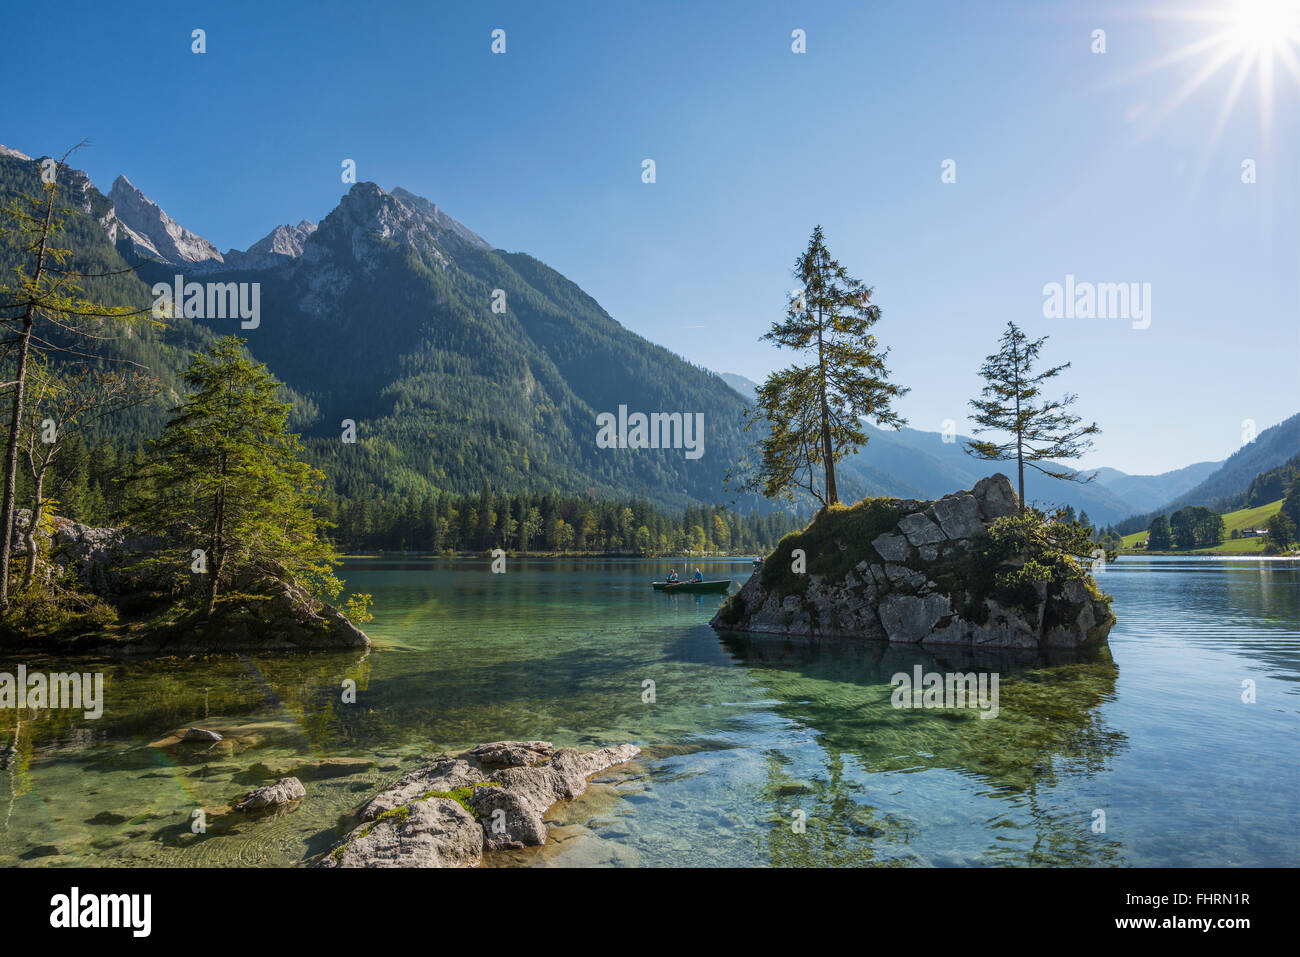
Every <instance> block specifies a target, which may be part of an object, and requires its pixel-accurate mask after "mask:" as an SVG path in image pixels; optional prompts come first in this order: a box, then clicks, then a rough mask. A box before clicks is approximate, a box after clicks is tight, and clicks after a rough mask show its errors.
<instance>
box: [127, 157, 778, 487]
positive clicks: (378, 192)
mask: <svg viewBox="0 0 1300 957" xmlns="http://www.w3.org/2000/svg"><path fill="white" fill-rule="evenodd" d="M113 195H115V196H117V201H114V202H113V206H114V209H115V216H116V220H117V221H118V222H120V223H121V226H122V230H123V234H122V235H121V236H119V237H118V250H119V251H120V252H121V253H122V254H124V255H126V257H127V258H128V259H132V258H133V257H147V258H149V259H155V260H162V262H161V263H158V262H150V263H145V264H143V265H142V266H141V267H140V269H139V275H140V278H141V280H142V281H144V282H145V283H146V284H152V283H154V282H159V281H171V279H172V276H173V275H174V273H176V272H177V271H181V272H182V274H183V275H184V276H185V277H186V278H190V277H191V276H197V277H200V278H201V280H203V281H207V282H213V283H229V282H256V283H258V286H259V292H260V306H261V317H260V322H259V323H258V325H257V327H256V328H253V329H242V328H240V325H239V324H238V323H237V322H235V321H232V320H225V321H223V320H220V319H218V320H215V321H210V322H206V323H204V326H205V327H206V328H208V329H209V330H211V331H213V332H214V333H216V334H227V333H238V334H239V335H241V336H242V337H244V338H246V339H247V341H248V349H249V351H250V352H251V353H252V355H253V356H254V357H255V358H257V359H258V360H260V361H262V362H265V363H266V364H267V366H268V368H269V369H270V370H271V371H272V372H273V373H274V374H275V375H276V376H277V377H278V378H279V379H281V380H282V381H283V382H285V383H286V386H287V387H288V389H289V390H290V391H291V392H292V393H293V394H294V395H295V396H297V397H299V398H300V400H301V405H302V406H303V407H304V408H306V409H310V410H312V414H310V415H300V416H299V417H298V418H297V419H296V420H295V427H297V428H300V429H302V431H303V432H304V441H305V443H306V444H307V446H308V448H309V450H310V451H311V453H312V454H313V457H314V458H315V459H316V461H317V463H318V464H320V465H322V466H324V467H325V468H326V471H327V473H328V474H330V475H331V476H332V477H333V478H334V479H335V484H336V487H337V489H338V491H340V492H341V493H343V494H346V495H350V496H375V495H389V494H398V495H408V494H428V493H431V492H434V491H438V490H448V491H453V492H457V493H469V492H476V491H478V490H479V489H480V488H481V487H482V485H483V484H484V483H485V482H490V483H491V484H492V485H493V487H494V488H496V489H497V490H498V491H558V492H564V493H569V494H574V493H592V494H597V495H609V496H613V495H621V496H627V495H629V494H632V495H639V496H643V497H645V498H647V499H649V500H651V501H654V502H656V503H658V504H661V505H672V506H680V505H683V504H687V503H691V502H698V501H722V500H730V499H731V498H732V496H731V495H730V494H729V493H728V492H727V491H726V489H725V487H724V484H723V479H724V476H725V473H726V470H727V468H728V467H729V466H730V464H731V463H732V462H733V461H735V460H736V459H737V458H738V457H739V456H740V454H741V451H742V448H743V445H744V439H743V437H742V427H743V426H742V418H741V412H742V409H743V405H744V402H743V400H742V399H741V398H740V397H739V396H737V395H736V394H735V393H734V392H732V390H731V389H730V388H728V386H727V385H726V383H725V382H723V381H722V380H721V379H719V378H718V377H717V376H715V375H713V374H712V373H710V372H708V371H706V370H703V369H700V368H698V367H696V366H693V365H691V364H690V363H688V362H685V361H684V360H682V359H681V358H680V357H678V356H676V355H674V354H673V353H671V352H669V351H668V350H666V349H664V348H662V347H660V346H657V345H654V344H653V343H650V342H648V341H647V340H645V339H642V338H641V337H639V336H636V335H634V334H633V333H631V332H629V331H628V330H626V329H624V328H623V327H622V326H620V325H619V324H618V323H617V322H615V321H614V319H613V318H612V317H610V316H609V315H608V314H607V313H606V312H605V311H604V310H603V309H601V307H600V306H599V304H598V303H596V302H595V301H594V300H593V299H592V298H591V297H590V296H588V295H587V294H586V293H584V292H583V291H582V290H581V289H580V288H579V287H578V286H577V285H576V284H574V283H573V282H571V281H570V280H568V279H567V278H565V277H564V276H562V275H560V274H559V273H557V272H555V271H554V270H552V269H550V268H549V267H547V266H546V265H545V264H543V263H541V262H539V261H538V260H536V259H534V258H533V257H531V256H528V255H527V254H524V253H510V252H506V251H504V250H500V249H495V248H493V246H492V245H491V244H490V243H489V242H487V241H486V240H485V239H483V237H481V236H479V235H478V234H477V233H475V232H474V231H473V230H471V229H469V228H468V227H466V226H465V225H463V224H462V223H460V222H458V221H457V220H455V219H454V218H452V217H451V216H450V215H448V214H447V213H446V212H445V211H443V210H442V209H441V208H440V207H438V206H437V205H436V204H434V203H433V202H431V201H430V200H428V199H425V198H423V197H419V196H416V195H415V194H413V193H411V192H409V191H407V190H403V189H400V188H399V189H395V190H393V191H392V192H388V191H385V190H383V189H381V188H380V187H379V186H377V185H376V184H374V183H358V184H356V185H355V186H353V187H352V188H351V189H350V190H349V191H348V192H347V193H346V194H345V195H344V196H343V197H342V198H341V200H340V202H339V205H338V206H337V207H336V208H335V209H334V210H333V211H332V212H331V213H330V214H329V215H328V216H326V217H325V218H324V220H322V221H321V223H320V224H319V226H312V224H311V223H310V222H307V221H304V222H303V223H300V224H299V226H298V227H279V228H277V229H276V230H274V231H273V232H272V233H271V234H270V235H269V236H268V237H266V238H265V239H263V240H261V241H260V242H258V243H255V244H254V245H253V246H252V247H250V248H249V249H248V250H247V251H246V252H243V253H239V252H237V251H231V252H228V253H227V254H226V255H225V256H220V255H219V254H217V253H216V252H215V247H213V246H212V244H211V243H208V242H207V241H206V240H202V239H201V238H200V237H198V236H197V234H195V233H193V232H191V231H190V230H187V229H185V228H184V227H182V226H180V225H179V224H177V223H175V221H174V220H172V219H171V218H170V217H168V216H167V214H166V213H165V212H163V211H162V210H161V209H160V208H158V207H157V205H156V204H154V203H152V202H151V201H150V200H148V198H147V197H145V196H144V195H143V193H141V192H140V191H139V190H137V189H135V188H134V187H132V186H130V184H129V182H128V181H126V180H125V178H120V179H119V181H118V183H117V184H115V187H114V194H113ZM110 198H111V197H110ZM127 230H129V232H127ZM168 240H171V242H170V244H169V242H168ZM144 241H147V243H148V245H147V247H146V245H145V242H144ZM620 407H623V408H625V409H626V411H627V413H628V414H629V415H630V414H632V413H637V412H640V413H647V414H648V413H653V412H662V413H680V414H683V415H687V416H690V417H691V418H692V420H693V418H694V416H695V415H696V414H697V413H698V414H702V415H703V423H704V430H703V446H702V453H703V454H701V455H699V456H698V457H695V456H694V455H691V456H688V455H687V451H688V450H687V449H686V448H683V447H681V446H682V445H683V443H682V442H681V438H682V437H681V436H680V435H679V436H678V440H679V442H678V445H679V447H677V448H671V449H669V448H665V449H653V448H648V449H631V448H600V447H598V446H597V442H596V436H597V416H598V415H599V414H601V413H611V414H614V415H617V414H618V413H619V410H620ZM345 420H351V421H353V422H355V423H356V426H357V436H358V441H357V442H356V443H355V444H344V443H343V442H342V441H341V440H340V436H341V434H342V423H343V422H344V421H345ZM741 505H742V507H748V506H750V505H754V506H761V507H763V508H768V507H769V506H767V505H766V504H764V503H761V502H759V501H758V500H756V499H754V498H752V497H751V498H748V499H746V500H743V501H742V503H741Z"/></svg>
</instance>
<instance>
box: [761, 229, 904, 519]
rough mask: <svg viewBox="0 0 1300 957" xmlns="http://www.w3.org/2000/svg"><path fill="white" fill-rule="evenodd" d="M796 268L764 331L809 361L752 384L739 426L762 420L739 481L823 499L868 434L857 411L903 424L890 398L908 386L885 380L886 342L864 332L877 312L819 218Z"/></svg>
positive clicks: (880, 421) (834, 496)
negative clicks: (790, 291) (754, 390)
mask: <svg viewBox="0 0 1300 957" xmlns="http://www.w3.org/2000/svg"><path fill="white" fill-rule="evenodd" d="M794 275H795V278H796V279H797V280H798V281H799V283H800V285H801V288H800V289H799V290H797V291H796V292H795V294H794V295H792V296H791V297H790V301H789V303H788V305H787V308H786V315H785V320H784V321H782V322H776V323H773V325H772V328H771V329H770V330H769V331H768V332H767V333H766V334H765V335H764V336H763V337H762V338H763V339H765V340H767V341H769V342H774V343H776V344H777V345H778V346H781V347H783V348H787V349H794V350H796V351H798V352H801V353H806V354H807V356H808V361H807V362H806V363H805V364H795V365H792V366H790V367H789V368H786V369H782V370H780V371H778V372H774V373H772V374H771V375H770V376H768V377H767V381H766V382H764V383H763V384H762V385H761V386H759V387H758V396H757V404H756V406H755V408H753V409H752V410H747V412H746V419H747V422H746V426H745V427H746V429H747V430H748V429H750V428H752V427H753V426H754V425H756V424H759V423H762V424H763V425H765V426H766V428H767V433H766V435H765V436H764V437H763V438H762V439H761V440H760V441H759V443H758V449H759V453H760V457H761V460H760V462H759V463H758V465H757V467H756V469H755V470H754V471H753V472H752V474H748V475H747V476H745V477H744V478H743V480H742V481H741V483H740V486H739V487H740V488H741V489H742V490H745V491H753V490H759V491H761V492H762V494H763V495H765V496H766V497H768V498H778V497H782V496H784V497H793V495H794V493H795V491H796V490H802V491H804V492H807V493H808V494H810V495H811V496H812V497H814V498H816V499H817V501H819V502H821V504H822V506H823V507H827V506H831V505H835V504H836V503H837V502H838V501H839V491H838V488H837V486H836V482H835V463H836V462H838V461H840V460H841V459H842V458H844V456H845V455H847V454H849V452H850V451H856V450H857V449H859V448H861V447H862V446H865V445H866V443H867V436H866V433H865V432H864V431H863V428H862V420H863V419H864V418H867V419H873V420H874V421H875V422H876V424H877V425H880V426H892V427H893V428H896V429H898V428H902V426H904V425H906V424H907V423H906V420H904V419H902V418H900V417H899V416H898V414H897V413H895V412H894V410H893V408H892V403H893V401H894V400H895V399H897V398H899V397H900V396H902V395H904V394H906V393H907V392H908V390H907V389H903V388H900V387H899V386H897V385H894V384H893V383H892V382H890V381H889V373H888V370H887V369H886V368H885V357H886V355H887V354H888V352H889V350H888V349H881V348H880V347H879V345H878V343H877V342H876V337H875V336H874V335H872V334H871V331H870V330H871V327H872V326H874V325H875V324H876V323H877V322H878V321H879V320H880V307H879V306H877V305H876V304H875V303H873V302H872V301H871V294H872V290H871V289H870V288H869V287H868V286H866V285H864V284H863V283H862V282H860V281H859V280H857V279H853V278H851V277H850V276H849V275H848V273H847V272H846V271H845V269H844V267H843V266H841V265H840V264H839V263H838V262H837V261H836V260H834V259H832V258H831V255H830V252H829V250H828V249H827V248H826V242H825V238H824V236H823V235H822V228H821V227H820V226H818V227H816V228H815V229H814V230H813V233H812V237H811V238H810V239H809V241H808V248H807V250H805V251H804V253H803V255H801V256H800V257H799V258H798V260H797V261H796V262H795V268H794ZM819 474H820V476H822V477H823V481H822V482H821V484H820V485H819V484H818V477H819Z"/></svg>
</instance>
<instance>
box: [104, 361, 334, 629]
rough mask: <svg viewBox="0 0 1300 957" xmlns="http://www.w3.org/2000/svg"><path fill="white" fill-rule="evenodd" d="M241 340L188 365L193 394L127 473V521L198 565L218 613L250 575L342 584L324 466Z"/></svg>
mask: <svg viewBox="0 0 1300 957" xmlns="http://www.w3.org/2000/svg"><path fill="white" fill-rule="evenodd" d="M243 344H244V340H242V339H239V338H238V337H235V336H227V337H226V338H224V339H221V340H219V341H218V342H217V343H216V344H215V345H213V346H212V347H211V348H210V349H209V350H208V351H207V352H205V353H200V354H199V355H197V356H195V358H194V360H193V362H192V363H191V364H190V366H189V369H188V370H187V371H186V373H185V382H186V384H187V385H188V386H189V387H190V388H191V389H192V390H193V392H192V393H191V394H190V395H188V396H187V397H186V398H185V399H184V400H183V401H182V402H181V404H180V405H179V406H178V407H177V408H175V409H174V410H173V412H172V417H171V419H170V421H168V423H167V425H166V426H165V427H164V429H163V432H162V435H161V436H160V437H159V438H158V439H157V440H155V441H154V442H152V443H150V453H149V456H148V460H147V462H146V464H145V465H144V467H143V468H142V469H141V470H140V471H139V473H138V474H137V475H135V476H133V477H132V478H131V479H130V482H129V492H128V499H127V501H128V506H127V516H126V517H127V519H128V521H129V523H130V525H131V526H132V528H133V529H135V530H136V531H140V532H147V533H153V534H156V535H159V536H161V537H162V538H163V540H164V541H165V542H166V543H167V547H166V549H164V551H163V552H162V555H161V558H162V561H163V562H164V563H165V564H166V565H168V566H170V567H172V568H174V569H175V570H176V572H177V573H178V574H180V575H182V576H185V575H188V574H189V573H191V572H192V571H194V570H195V569H196V568H197V569H199V571H198V575H199V578H200V580H201V582H202V593H203V594H202V606H203V608H204V612H205V614H206V615H207V616H209V617H210V616H211V615H212V613H213V611H214V610H215V609H216V605H217V600H218V598H219V597H220V596H221V595H222V594H224V593H225V592H226V591H227V590H228V589H229V588H230V587H231V585H232V583H233V582H234V581H235V580H236V578H237V576H239V574H240V573H241V572H246V571H254V572H257V573H262V574H266V575H271V576H274V577H275V578H278V579H281V580H286V581H288V582H290V583H293V584H300V585H304V586H306V587H307V588H308V590H311V591H313V592H316V593H318V594H324V595H327V596H328V597H330V598H333V597H335V596H337V594H338V592H339V590H340V587H341V583H340V582H339V580H338V579H337V578H336V577H335V576H334V574H333V567H334V566H335V565H336V564H337V560H336V558H335V555H334V551H333V547H332V546H331V545H330V544H329V543H328V542H327V541H326V540H325V539H324V537H323V533H324V532H325V530H326V527H327V523H326V522H325V520H324V519H322V518H320V517H319V516H318V512H317V509H318V507H319V506H320V504H321V488H322V483H323V480H324V475H323V474H322V473H321V472H320V471H319V470H317V469H314V468H312V467H311V466H309V465H307V463H306V462H304V461H303V460H302V457H301V456H302V454H303V447H302V445H301V444H300V442H299V440H298V436H296V435H293V434H290V433H289V432H287V431H286V425H287V422H288V416H289V410H290V404H289V403H288V402H284V401H281V400H280V398H279V396H278V392H279V389H280V383H279V382H277V381H276V379H275V378H274V377H273V376H272V375H271V374H270V373H269V372H267V371H266V367H265V366H264V365H262V364H260V363H256V362H253V361H252V360H251V359H249V358H248V357H247V355H246V354H245V353H244V350H243ZM199 550H201V552H202V554H201V555H198V554H196V552H197V551H199Z"/></svg>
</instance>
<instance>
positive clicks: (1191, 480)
mask: <svg viewBox="0 0 1300 957" xmlns="http://www.w3.org/2000/svg"><path fill="white" fill-rule="evenodd" d="M1222 465H1223V462H1197V463H1195V464H1194V465H1187V466H1184V467H1183V468H1180V469H1174V470H1172V471H1169V472H1161V473H1160V474H1159V475H1126V474H1125V473H1123V472H1121V471H1119V469H1112V468H1100V469H1097V470H1096V474H1097V478H1096V482H1097V483H1098V484H1101V485H1104V486H1105V487H1106V488H1108V489H1110V490H1111V491H1112V492H1114V493H1115V494H1116V495H1118V496H1119V497H1120V498H1122V499H1123V500H1124V501H1126V502H1128V503H1129V505H1131V506H1132V507H1133V510H1134V511H1147V510H1150V509H1153V508H1159V507H1160V506H1161V505H1163V504H1164V503H1165V502H1168V501H1169V500H1170V499H1172V498H1175V497H1176V496H1179V495H1182V494H1183V493H1184V492H1187V491H1189V490H1191V489H1192V488H1195V487H1196V486H1197V485H1198V484H1200V483H1201V482H1203V481H1204V480H1205V479H1206V478H1208V477H1209V476H1210V475H1211V474H1212V473H1213V472H1214V471H1215V470H1216V469H1218V468H1219V467H1220V466H1222Z"/></svg>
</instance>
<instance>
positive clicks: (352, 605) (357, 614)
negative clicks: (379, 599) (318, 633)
mask: <svg viewBox="0 0 1300 957" xmlns="http://www.w3.org/2000/svg"><path fill="white" fill-rule="evenodd" d="M374 601H375V600H374V597H373V596H372V595H371V594H370V593H369V592H364V593H361V594H355V595H349V596H348V598H347V601H345V602H344V603H343V608H342V611H343V614H344V615H346V616H347V618H348V620H349V621H351V622H352V624H354V625H366V624H369V623H370V622H372V621H374V620H375V616H374V615H373V614H371V611H370V607H371V605H373V604H374Z"/></svg>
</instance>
